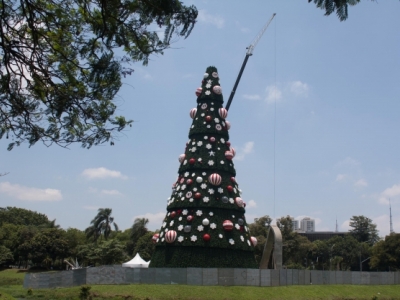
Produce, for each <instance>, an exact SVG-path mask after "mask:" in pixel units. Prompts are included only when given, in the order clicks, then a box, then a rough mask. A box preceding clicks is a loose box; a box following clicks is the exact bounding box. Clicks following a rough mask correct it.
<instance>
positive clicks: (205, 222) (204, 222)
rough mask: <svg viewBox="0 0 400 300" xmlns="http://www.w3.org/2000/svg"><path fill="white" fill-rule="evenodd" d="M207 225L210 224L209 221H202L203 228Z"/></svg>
mask: <svg viewBox="0 0 400 300" xmlns="http://www.w3.org/2000/svg"><path fill="white" fill-rule="evenodd" d="M209 224H210V221H209V220H208V219H207V218H205V219H203V225H204V226H208V225H209Z"/></svg>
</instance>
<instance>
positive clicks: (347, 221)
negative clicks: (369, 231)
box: [340, 220, 351, 231]
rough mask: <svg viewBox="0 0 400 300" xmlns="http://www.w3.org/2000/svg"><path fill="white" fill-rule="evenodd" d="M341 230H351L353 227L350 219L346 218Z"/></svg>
mask: <svg viewBox="0 0 400 300" xmlns="http://www.w3.org/2000/svg"><path fill="white" fill-rule="evenodd" d="M340 229H341V231H349V230H350V229H351V227H350V220H346V221H344V222H343V223H342V225H340Z"/></svg>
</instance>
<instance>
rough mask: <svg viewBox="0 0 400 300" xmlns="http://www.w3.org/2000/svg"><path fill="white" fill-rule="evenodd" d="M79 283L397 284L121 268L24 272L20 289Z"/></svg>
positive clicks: (392, 279) (287, 273)
mask: <svg viewBox="0 0 400 300" xmlns="http://www.w3.org/2000/svg"><path fill="white" fill-rule="evenodd" d="M83 284H88V285H95V284H187V285H204V286H210V285H223V286H230V285H238V286H280V285H309V284H313V285H322V284H362V285H378V284H400V272H350V271H319V270H311V271H310V270H286V269H283V270H259V269H217V268H204V269H203V268H187V269H180V268H149V269H132V268H123V267H122V266H121V265H115V266H101V267H96V268H88V269H79V270H72V271H61V272H48V273H27V274H26V275H25V278H24V284H23V285H24V288H33V289H45V288H57V287H71V286H80V285H83Z"/></svg>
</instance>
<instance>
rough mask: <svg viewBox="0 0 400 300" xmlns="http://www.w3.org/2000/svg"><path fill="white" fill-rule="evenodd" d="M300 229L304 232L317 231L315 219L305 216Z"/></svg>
mask: <svg viewBox="0 0 400 300" xmlns="http://www.w3.org/2000/svg"><path fill="white" fill-rule="evenodd" d="M300 230H301V231H304V232H314V231H315V220H314V219H311V218H308V217H306V218H303V219H302V220H301V221H300Z"/></svg>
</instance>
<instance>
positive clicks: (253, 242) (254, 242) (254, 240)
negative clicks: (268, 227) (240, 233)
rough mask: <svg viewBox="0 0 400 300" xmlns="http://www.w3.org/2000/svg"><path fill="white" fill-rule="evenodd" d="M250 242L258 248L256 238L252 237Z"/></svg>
mask: <svg viewBox="0 0 400 300" xmlns="http://www.w3.org/2000/svg"><path fill="white" fill-rule="evenodd" d="M250 240H251V243H252V244H253V246H254V247H255V246H257V239H256V238H255V237H254V236H252V237H250Z"/></svg>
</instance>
